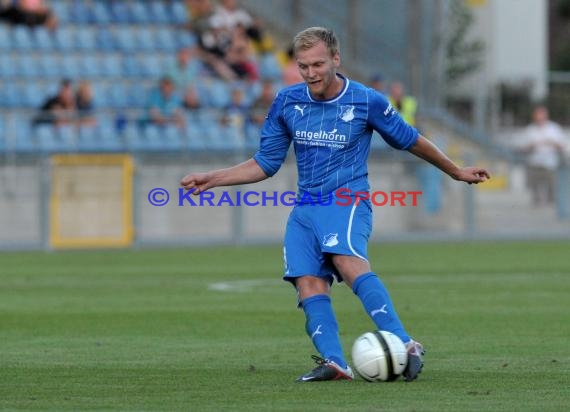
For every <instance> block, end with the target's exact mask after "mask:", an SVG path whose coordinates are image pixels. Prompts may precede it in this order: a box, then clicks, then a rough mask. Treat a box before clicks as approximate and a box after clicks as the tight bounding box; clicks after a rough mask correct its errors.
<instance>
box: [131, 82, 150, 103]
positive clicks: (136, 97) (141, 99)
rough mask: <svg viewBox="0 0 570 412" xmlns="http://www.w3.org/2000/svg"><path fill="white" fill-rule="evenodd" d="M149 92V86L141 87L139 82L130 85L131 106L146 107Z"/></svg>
mask: <svg viewBox="0 0 570 412" xmlns="http://www.w3.org/2000/svg"><path fill="white" fill-rule="evenodd" d="M148 93H149V92H148V90H147V88H146V87H141V85H140V84H138V83H133V84H132V85H130V86H129V87H128V91H127V97H128V105H129V108H138V109H143V108H144V107H146V101H147V96H148Z"/></svg>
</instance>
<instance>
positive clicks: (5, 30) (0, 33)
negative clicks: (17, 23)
mask: <svg viewBox="0 0 570 412" xmlns="http://www.w3.org/2000/svg"><path fill="white" fill-rule="evenodd" d="M10 31H11V30H10V28H9V26H7V25H6V24H0V51H1V52H2V53H5V52H6V51H7V50H10V49H11V48H12V44H13V43H12V36H11V34H10Z"/></svg>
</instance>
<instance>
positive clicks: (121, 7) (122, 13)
mask: <svg viewBox="0 0 570 412" xmlns="http://www.w3.org/2000/svg"><path fill="white" fill-rule="evenodd" d="M111 16H112V17H113V22H114V23H128V22H129V18H130V11H129V7H128V4H127V2H124V1H113V2H111Z"/></svg>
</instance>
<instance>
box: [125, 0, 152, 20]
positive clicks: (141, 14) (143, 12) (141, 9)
mask: <svg viewBox="0 0 570 412" xmlns="http://www.w3.org/2000/svg"><path fill="white" fill-rule="evenodd" d="M129 11H130V21H131V22H133V23H136V24H146V23H149V22H150V20H151V18H150V16H149V11H148V9H147V8H146V5H145V4H144V2H140V1H135V2H133V3H131V7H130V10H129Z"/></svg>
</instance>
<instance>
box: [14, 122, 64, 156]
mask: <svg viewBox="0 0 570 412" xmlns="http://www.w3.org/2000/svg"><path fill="white" fill-rule="evenodd" d="M33 134H34V137H35V139H34V140H35V141H36V142H37V145H38V148H39V149H40V150H41V151H42V152H55V151H57V149H58V146H59V142H58V137H57V132H56V128H55V126H52V125H50V124H40V125H38V126H36V127H34V129H33ZM22 140H23V141H22V143H27V141H26V140H25V139H22Z"/></svg>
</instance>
